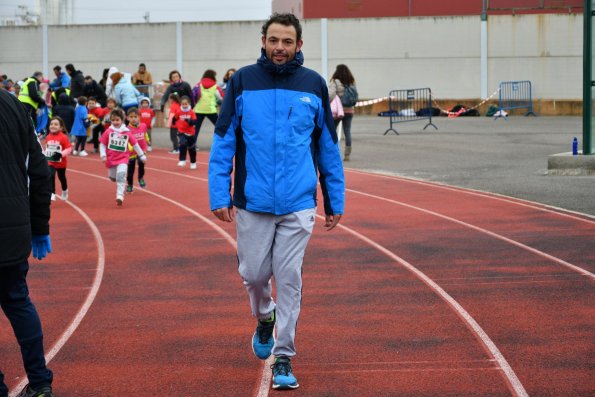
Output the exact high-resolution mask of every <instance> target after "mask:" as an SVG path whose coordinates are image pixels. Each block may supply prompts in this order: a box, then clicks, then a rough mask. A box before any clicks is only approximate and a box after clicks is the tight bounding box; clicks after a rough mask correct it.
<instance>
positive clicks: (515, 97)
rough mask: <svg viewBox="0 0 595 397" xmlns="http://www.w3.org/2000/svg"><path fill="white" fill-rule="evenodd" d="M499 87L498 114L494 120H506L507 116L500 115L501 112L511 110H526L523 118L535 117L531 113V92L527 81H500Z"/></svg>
mask: <svg viewBox="0 0 595 397" xmlns="http://www.w3.org/2000/svg"><path fill="white" fill-rule="evenodd" d="M499 87H500V90H499V91H500V100H499V102H500V113H499V114H498V116H496V117H495V118H494V119H497V118H499V117H504V119H507V118H508V117H507V116H503V115H502V111H504V110H512V109H527V113H525V116H528V115H530V114H532V115H533V116H537V115H536V114H535V113H534V112H533V93H532V91H531V82H530V81H529V80H524V81H501V82H500V86H499Z"/></svg>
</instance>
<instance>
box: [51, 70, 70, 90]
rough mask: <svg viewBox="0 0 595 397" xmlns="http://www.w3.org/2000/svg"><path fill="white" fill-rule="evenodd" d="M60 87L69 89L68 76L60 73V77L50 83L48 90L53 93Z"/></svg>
mask: <svg viewBox="0 0 595 397" xmlns="http://www.w3.org/2000/svg"><path fill="white" fill-rule="evenodd" d="M60 87H64V88H68V87H70V76H69V75H68V74H67V73H66V72H60V76H59V77H56V78H55V79H54V80H52V82H51V83H50V88H51V89H52V90H54V91H56V90H57V89H58V88H60Z"/></svg>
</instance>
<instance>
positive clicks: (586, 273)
mask: <svg viewBox="0 0 595 397" xmlns="http://www.w3.org/2000/svg"><path fill="white" fill-rule="evenodd" d="M345 191H347V192H351V193H355V194H359V195H362V196H366V197H370V198H374V199H377V200H382V201H386V202H389V203H392V204H397V205H400V206H403V207H407V208H409V209H413V210H416V211H420V212H423V213H426V214H429V215H433V216H436V217H438V218H442V219H446V220H448V221H451V222H454V223H457V224H459V225H461V226H464V227H468V228H470V229H473V230H475V231H478V232H480V233H484V234H487V235H488V236H491V237H494V238H496V239H498V240H502V241H505V242H507V243H509V244H512V245H515V246H517V247H519V248H522V249H524V250H527V251H529V252H531V253H533V254H535V255H538V256H541V257H543V258H546V259H548V260H551V261H553V262H556V263H558V264H559V265H562V266H565V267H567V268H569V269H571V270H573V271H575V272H578V273H580V274H582V275H584V276H587V277H589V278H591V280H595V274H593V273H591V272H590V271H588V270H586V269H583V268H582V267H578V266H576V265H573V264H572V263H569V262H566V261H565V260H562V259H560V258H557V257H555V256H553V255H550V254H548V253H545V252H543V251H540V250H538V249H535V248H532V247H529V246H528V245H525V244H523V243H520V242H518V241H516V240H512V239H510V238H508V237H504V236H502V235H500V234H497V233H494V232H491V231H489V230H487V229H483V228H481V227H479V226H475V225H472V224H470V223H467V222H463V221H460V220H458V219H455V218H451V217H450V216H447V215H443V214H440V213H438V212H434V211H430V210H426V209H424V208H420V207H416V206H414V205H411V204H407V203H403V202H400V201H396V200H392V199H388V198H386V197H381V196H376V195H374V194H369V193H364V192H360V191H358V190H353V189H345Z"/></svg>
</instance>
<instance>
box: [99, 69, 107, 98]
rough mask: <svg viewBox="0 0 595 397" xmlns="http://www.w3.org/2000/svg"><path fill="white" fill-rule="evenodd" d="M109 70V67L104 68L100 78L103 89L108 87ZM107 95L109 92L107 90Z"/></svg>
mask: <svg viewBox="0 0 595 397" xmlns="http://www.w3.org/2000/svg"><path fill="white" fill-rule="evenodd" d="M108 72H109V68H105V69H103V73H102V74H101V80H99V85H100V86H101V88H103V91H106V89H107V74H108ZM106 96H107V92H106Z"/></svg>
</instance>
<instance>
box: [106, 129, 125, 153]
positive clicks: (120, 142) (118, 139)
mask: <svg viewBox="0 0 595 397" xmlns="http://www.w3.org/2000/svg"><path fill="white" fill-rule="evenodd" d="M107 148H108V149H111V150H115V151H116V152H126V151H128V135H125V134H124V135H120V134H117V133H115V132H112V133H111V134H109V143H108V145H107Z"/></svg>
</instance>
